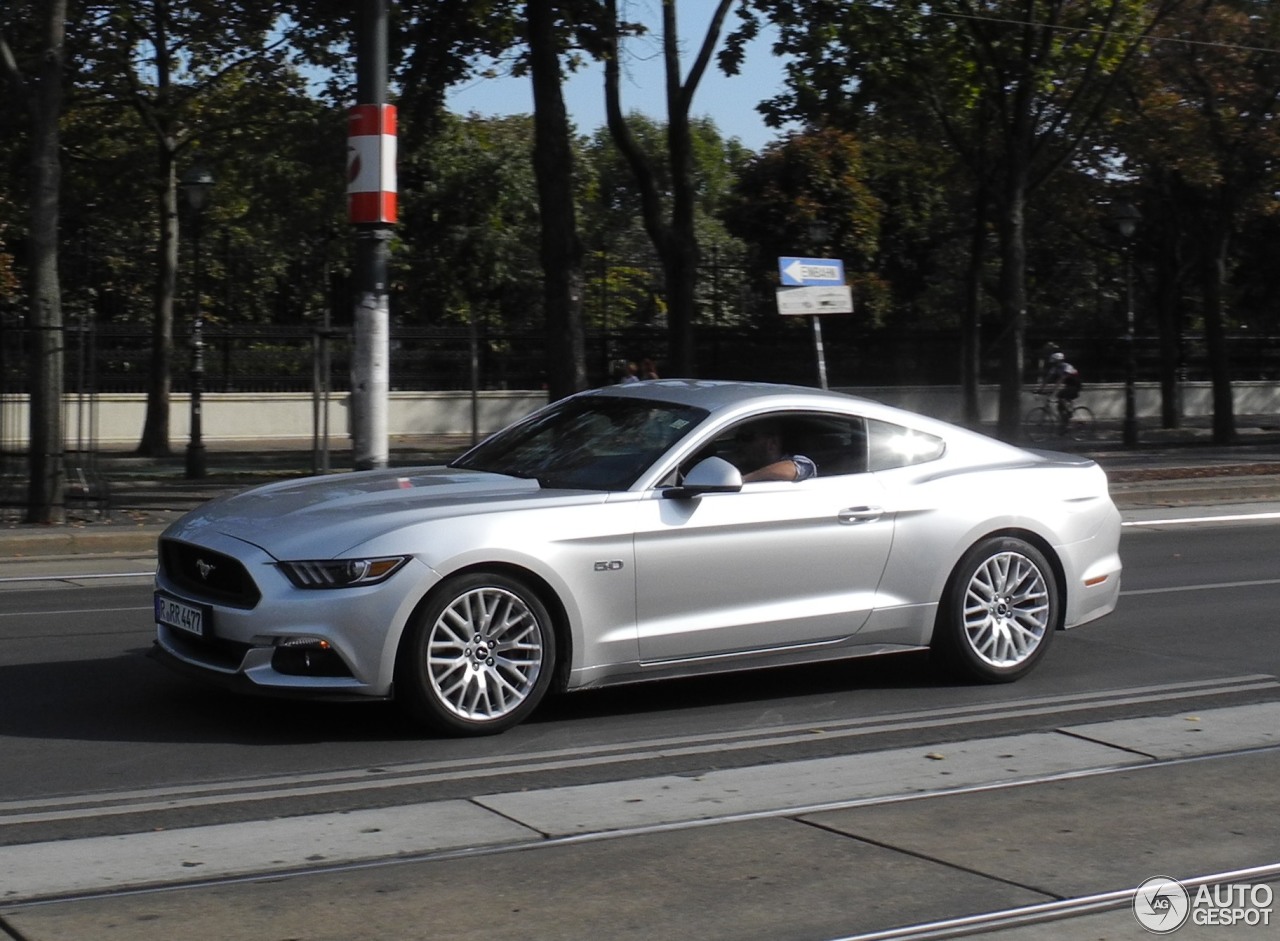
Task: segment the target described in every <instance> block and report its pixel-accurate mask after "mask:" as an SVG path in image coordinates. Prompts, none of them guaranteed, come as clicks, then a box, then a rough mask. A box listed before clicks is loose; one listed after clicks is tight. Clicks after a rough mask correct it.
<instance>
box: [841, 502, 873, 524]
mask: <svg viewBox="0 0 1280 941" xmlns="http://www.w3.org/2000/svg"><path fill="white" fill-rule="evenodd" d="M883 515H884V510H883V509H881V508H880V507H878V506H851V507H848V508H847V509H844V510H841V511H840V512H839V513H837V514H836V519H838V520H839V521H840V522H842V523H867V522H870V521H871V520H878V519H879V518H880V517H881V516H883Z"/></svg>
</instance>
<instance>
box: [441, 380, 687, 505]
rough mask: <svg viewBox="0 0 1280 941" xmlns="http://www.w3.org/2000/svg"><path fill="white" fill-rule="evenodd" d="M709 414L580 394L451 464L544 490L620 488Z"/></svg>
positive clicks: (630, 399) (494, 438)
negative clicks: (527, 481)
mask: <svg viewBox="0 0 1280 941" xmlns="http://www.w3.org/2000/svg"><path fill="white" fill-rule="evenodd" d="M706 417H707V412H706V411H705V410H703V409H700V408H692V407H690V406H686V405H672V404H670V403H667V402H649V401H644V400H641V399H632V398H625V399H624V398H612V397H609V396H583V397H575V398H569V399H565V400H564V401H562V402H559V403H557V404H555V405H553V406H552V407H551V408H549V409H545V410H543V411H541V412H537V413H536V414H534V415H532V416H530V417H529V418H527V419H526V420H525V421H522V422H520V423H518V424H516V425H513V426H511V427H510V428H508V429H506V430H505V431H501V432H499V433H498V434H496V435H494V436H493V437H492V438H490V439H489V440H488V441H485V442H482V443H481V444H479V445H477V446H476V447H474V448H472V449H471V450H470V451H468V452H467V453H466V454H464V455H462V457H460V458H458V459H457V460H456V461H454V462H453V463H452V464H451V465H450V466H451V467H460V468H465V469H467V470H480V471H490V472H492V473H495V474H507V475H510V476H513V477H533V478H536V479H537V480H538V482H539V483H540V484H541V485H542V486H544V487H555V488H566V489H576V490H626V489H627V488H628V487H630V486H631V485H632V484H634V483H635V482H636V480H637V479H638V478H639V477H640V475H641V474H642V473H643V472H644V471H645V470H647V469H648V468H649V466H650V465H651V464H653V462H654V461H656V460H657V459H658V458H659V457H660V456H662V454H663V453H664V452H666V451H667V450H668V449H669V448H670V447H671V446H672V445H673V444H675V443H676V442H677V441H679V440H680V439H681V438H683V437H684V436H685V435H686V434H688V433H689V432H690V431H691V430H692V429H693V428H694V427H695V426H696V425H697V424H698V423H699V422H701V421H702V420H703V419H704V418H706Z"/></svg>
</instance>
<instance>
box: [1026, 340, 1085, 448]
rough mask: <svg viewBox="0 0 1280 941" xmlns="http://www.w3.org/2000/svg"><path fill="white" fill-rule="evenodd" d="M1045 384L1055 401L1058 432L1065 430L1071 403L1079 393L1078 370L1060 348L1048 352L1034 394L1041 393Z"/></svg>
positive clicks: (1069, 416)
mask: <svg viewBox="0 0 1280 941" xmlns="http://www.w3.org/2000/svg"><path fill="white" fill-rule="evenodd" d="M1045 386H1049V387H1050V392H1049V394H1050V395H1052V396H1053V397H1054V400H1055V401H1056V402H1057V406H1058V432H1059V434H1061V433H1062V432H1064V431H1066V430H1067V423H1068V422H1069V421H1070V420H1071V409H1072V408H1073V405H1072V403H1074V402H1075V400H1076V398H1077V396H1079V395H1080V370H1078V369H1076V367H1074V366H1072V365H1071V364H1070V363H1068V362H1067V357H1066V354H1065V353H1063V352H1062V351H1061V350H1058V351H1057V352H1054V353H1052V354H1050V356H1049V362H1048V364H1047V365H1046V366H1045V370H1044V377H1043V378H1042V379H1041V380H1040V385H1038V386H1036V394H1037V395H1041V394H1043V393H1044V388H1045Z"/></svg>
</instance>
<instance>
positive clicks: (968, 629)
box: [932, 536, 1061, 683]
mask: <svg viewBox="0 0 1280 941" xmlns="http://www.w3.org/2000/svg"><path fill="white" fill-rule="evenodd" d="M1060 620H1061V601H1060V598H1059V591H1058V583H1057V580H1056V579H1055V578H1054V575H1053V569H1052V567H1051V566H1050V565H1049V562H1048V560H1047V559H1046V558H1045V557H1044V555H1043V553H1041V552H1040V550H1038V549H1037V548H1036V547H1035V546H1033V545H1031V544H1030V543H1028V542H1026V541H1025V540H1023V539H1018V538H1016V537H1013V536H996V537H992V538H989V539H984V540H983V541H982V542H979V543H978V544H976V545H975V546H973V547H972V548H971V549H970V550H969V551H968V552H966V553H965V555H964V557H963V558H962V559H961V560H960V562H959V564H958V565H956V568H955V571H953V572H952V573H951V578H950V579H949V580H948V582H947V587H946V590H945V591H944V592H943V596H942V603H941V604H940V605H939V606H938V619H937V622H936V623H935V625H934V628H933V645H932V646H933V651H934V653H935V654H936V655H937V656H938V657H939V658H940V660H941V662H942V664H943V666H944V667H946V668H947V670H948V672H950V673H952V674H953V675H955V676H958V677H959V678H961V679H964V680H970V681H972V680H977V681H979V682H983V683H1009V682H1012V681H1013V680H1016V679H1018V678H1019V677H1021V676H1025V675H1026V674H1027V673H1029V672H1030V671H1031V669H1032V668H1033V667H1034V666H1035V665H1036V664H1037V663H1039V662H1040V659H1041V658H1042V657H1043V656H1044V655H1045V651H1047V650H1048V649H1049V645H1050V643H1051V642H1052V641H1053V633H1054V630H1056V628H1057V627H1058V624H1059V622H1060Z"/></svg>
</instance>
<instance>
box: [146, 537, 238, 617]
mask: <svg viewBox="0 0 1280 941" xmlns="http://www.w3.org/2000/svg"><path fill="white" fill-rule="evenodd" d="M160 568H161V571H162V572H163V573H164V575H165V577H166V578H168V579H169V580H170V581H172V582H173V584H174V585H176V586H178V587H180V588H181V589H182V590H183V593H184V594H188V595H190V596H191V597H192V598H193V599H199V600H202V601H212V602H216V603H218V604H225V605H230V606H231V607H233V608H252V607H254V606H255V605H256V604H257V603H258V602H259V601H260V600H261V599H262V592H261V591H259V590H258V586H257V584H255V583H254V580H253V579H252V578H251V577H250V575H249V573H248V572H247V571H246V570H245V567H244V566H243V565H241V564H240V562H239V560H237V559H233V558H232V557H231V556H229V555H223V554H222V553H221V552H213V551H212V550H210V549H204V548H201V547H199V546H193V545H190V544H189V543H185V542H179V541H178V540H176V539H162V540H160Z"/></svg>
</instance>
